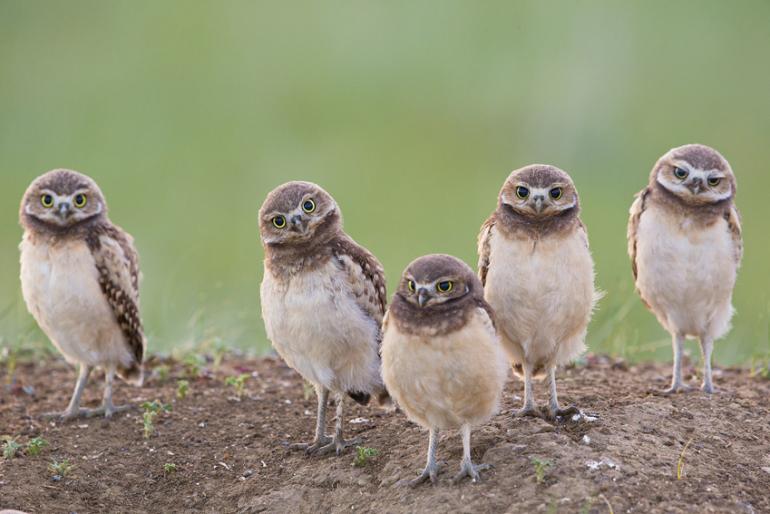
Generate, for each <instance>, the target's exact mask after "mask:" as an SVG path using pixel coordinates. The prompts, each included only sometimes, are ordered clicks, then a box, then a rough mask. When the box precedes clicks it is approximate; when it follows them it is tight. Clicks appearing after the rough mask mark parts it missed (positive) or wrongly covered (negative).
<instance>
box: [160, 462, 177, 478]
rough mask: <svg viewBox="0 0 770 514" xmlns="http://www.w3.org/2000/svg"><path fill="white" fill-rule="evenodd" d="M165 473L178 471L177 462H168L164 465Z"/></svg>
mask: <svg viewBox="0 0 770 514" xmlns="http://www.w3.org/2000/svg"><path fill="white" fill-rule="evenodd" d="M163 473H165V474H166V475H170V474H171V473H176V464H173V463H170V462H167V463H165V464H164V465H163Z"/></svg>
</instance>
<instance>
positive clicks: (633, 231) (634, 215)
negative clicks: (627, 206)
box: [627, 189, 650, 280]
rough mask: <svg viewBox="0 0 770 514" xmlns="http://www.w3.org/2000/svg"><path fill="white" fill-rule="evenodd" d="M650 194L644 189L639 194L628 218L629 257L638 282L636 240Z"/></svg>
mask: <svg viewBox="0 0 770 514" xmlns="http://www.w3.org/2000/svg"><path fill="white" fill-rule="evenodd" d="M649 194H650V191H649V189H644V190H642V191H641V192H640V193H639V194H637V195H636V200H634V203H633V204H631V210H630V211H629V213H630V215H631V216H630V217H629V218H628V234H627V237H628V256H629V257H631V269H632V270H633V272H634V280H636V278H637V274H638V268H637V265H636V238H637V234H638V231H639V220H640V219H641V218H642V213H643V212H644V210H645V207H646V202H647V196H648V195H649Z"/></svg>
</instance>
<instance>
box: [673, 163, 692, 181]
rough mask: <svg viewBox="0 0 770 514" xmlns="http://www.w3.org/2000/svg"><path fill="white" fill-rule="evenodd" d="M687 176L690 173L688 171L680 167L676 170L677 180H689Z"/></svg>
mask: <svg viewBox="0 0 770 514" xmlns="http://www.w3.org/2000/svg"><path fill="white" fill-rule="evenodd" d="M687 175H689V173H688V172H687V170H683V169H682V168H680V167H678V166H677V167H675V168H674V176H675V177H676V178H678V179H679V180H684V179H686V178H687Z"/></svg>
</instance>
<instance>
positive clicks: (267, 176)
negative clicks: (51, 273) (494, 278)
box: [0, 0, 770, 364]
mask: <svg viewBox="0 0 770 514" xmlns="http://www.w3.org/2000/svg"><path fill="white" fill-rule="evenodd" d="M768 20H770V3H768V2H767V1H765V0H756V1H741V2H723V1H690V2H685V1H680V2H670V1H654V2H653V1H645V2H617V1H606V2H599V1H585V0H580V1H574V2H544V1H533V2H515V3H514V2H483V3H482V2H470V1H464V2H459V1H442V2H438V1H433V2H414V1H387V2H384V1H383V2H369V1H357V2H352V1H351V2H280V1H276V2H255V1H240V2H239V1H219V2H213V1H211V2H186V1H181V0H179V1H170V0H164V1H157V0H142V1H118V0H115V1H103V0H94V1H88V2H85V1H68V2H55V1H48V2H43V1H36V2H31V1H27V0H0V163H1V164H0V173H2V182H0V220H2V222H0V243H1V244H0V337H2V342H0V344H3V345H6V346H14V345H22V346H25V345H35V344H47V343H44V341H45V338H44V336H43V335H42V334H41V333H40V332H38V331H37V329H36V328H35V325H34V322H33V320H32V318H31V317H30V316H29V315H28V314H27V313H26V310H25V308H24V305H23V301H22V299H21V294H20V291H19V283H18V282H19V280H18V249H17V245H18V242H19V239H20V236H21V230H20V229H19V227H18V224H17V210H18V205H19V201H20V198H21V195H22V193H23V192H24V189H25V188H26V186H27V185H28V184H29V182H30V181H31V180H32V179H33V178H34V177H36V176H37V175H39V174H41V173H42V172H44V171H47V170H49V169H51V168H56V167H68V168H73V169H76V170H79V171H82V172H84V173H87V174H89V175H91V176H93V177H94V178H95V179H96V180H97V181H98V182H99V184H100V185H101V187H102V189H103V190H104V192H105V194H106V195H107V198H108V201H109V203H110V207H111V216H112V219H113V220H114V221H115V222H116V223H118V224H119V225H121V226H123V227H124V228H125V229H127V230H128V231H129V232H131V233H132V234H133V235H134V236H135V238H136V241H137V245H138V248H139V251H140V253H141V257H142V268H143V272H144V282H143V289H142V302H143V303H142V307H143V317H144V321H145V325H146V328H147V332H148V335H149V338H150V347H151V349H152V350H153V351H156V352H162V353H168V352H171V351H173V350H174V349H181V348H189V347H193V346H196V345H201V344H203V345H204V346H205V345H211V344H214V343H217V344H222V345H236V346H238V347H240V348H244V349H248V350H251V351H254V352H264V351H267V350H268V349H269V343H268V342H267V341H266V337H265V334H264V330H263V327H262V324H261V320H260V314H259V312H260V308H259V282H260V280H261V274H262V264H261V260H262V250H261V248H260V246H259V243H258V236H257V223H256V220H257V209H258V208H259V205H260V204H261V202H262V200H263V198H264V197H265V195H266V193H267V192H268V191H269V190H270V189H272V188H273V187H275V186H277V185H278V184H280V183H282V182H284V181H287V180H291V179H306V180H311V181H315V182H318V183H320V184H322V185H323V186H324V187H325V188H326V189H327V190H328V191H330V192H331V193H332V194H333V195H334V197H335V198H336V199H337V201H338V203H339V204H340V206H341V207H342V210H343V214H344V215H345V222H346V228H347V231H348V232H349V233H350V234H351V235H352V236H353V237H354V238H355V239H356V240H358V241H359V242H360V243H362V244H363V245H365V246H366V247H368V248H369V249H371V250H372V252H374V253H375V254H376V255H377V256H378V257H379V258H380V260H381V261H382V262H383V264H384V266H385V268H386V272H387V276H388V283H389V285H390V290H391V291H392V289H393V286H394V285H395V283H396V280H397V278H398V276H399V274H400V272H401V270H402V269H403V268H404V266H405V265H406V264H407V263H408V262H409V261H410V260H411V259H413V258H414V257H416V256H418V255H421V254H425V253H431V252H447V253H452V254H455V255H457V256H459V257H461V258H463V259H465V260H466V262H468V263H471V264H475V261H476V255H475V239H476V234H477V232H478V229H479V226H480V225H481V223H482V221H483V220H484V219H485V217H486V216H487V215H488V214H489V213H490V212H491V210H492V209H493V208H494V205H495V201H496V194H497V191H498V190H499V188H500V185H501V184H502V182H503V180H504V179H505V177H506V176H507V174H508V173H509V171H510V170H512V169H514V168H517V167H519V166H522V165H525V164H528V163H532V162H545V163H552V164H555V165H557V166H559V167H561V168H563V169H565V170H568V171H569V172H570V173H571V174H572V176H573V178H574V179H575V182H576V183H577V186H578V189H579V191H580V193H581V196H582V203H583V206H584V211H583V219H584V221H585V222H586V224H587V226H588V229H589V236H590V239H591V244H592V249H593V253H594V257H595V259H596V268H597V281H598V284H599V286H600V287H601V288H602V289H604V290H605V291H606V292H607V295H606V297H605V299H604V300H603V301H602V303H601V305H600V309H599V311H598V312H597V314H596V316H595V320H594V322H593V324H592V327H591V330H590V333H589V340H588V343H589V347H590V348H591V350H593V351H602V352H610V353H613V354H617V355H623V356H625V357H626V358H629V359H650V358H659V359H670V358H671V353H670V346H669V341H668V336H667V334H666V333H665V332H664V331H663V330H662V329H661V328H660V327H659V326H658V324H657V322H656V321H655V319H654V318H653V316H652V315H651V314H649V313H648V312H647V311H646V310H645V309H644V307H643V306H642V304H641V302H640V301H639V299H638V298H637V297H636V295H635V294H634V292H633V285H632V280H631V272H630V266H629V263H628V257H627V255H626V242H625V228H626V220H627V211H628V207H629V205H630V204H631V201H632V197H633V194H634V193H635V192H637V191H638V190H639V189H641V188H642V187H643V186H644V185H645V184H646V182H647V176H648V173H649V170H650V168H651V167H652V164H653V163H654V162H655V160H656V159H657V158H658V157H659V156H660V155H661V154H662V153H663V152H665V151H666V150H668V149H669V148H671V147H673V146H678V145H680V144H684V143H689V142H701V143H705V144H709V145H712V146H714V147H716V148H718V149H719V150H720V151H721V152H722V153H723V154H724V155H725V156H726V157H727V158H728V159H729V160H730V162H731V163H732V166H733V168H734V170H735V172H736V174H737V177H738V183H739V194H738V204H739V206H740V209H741V210H742V213H743V219H744V237H745V241H746V257H745V260H744V265H743V268H742V270H741V273H740V279H739V281H738V285H737V289H736V294H735V304H736V307H737V310H738V315H737V316H736V318H735V320H734V330H733V331H732V332H731V334H730V335H729V336H728V337H727V338H726V340H724V341H722V342H720V343H719V344H718V345H717V350H716V359H717V362H718V363H720V364H746V363H748V362H750V360H751V359H752V358H766V357H767V355H768V353H769V352H770V348H769V347H770V344H769V343H768V318H769V316H768V311H769V310H770V309H769V307H768V305H769V304H768V298H769V297H768V285H770V279H769V278H768V271H769V269H768V263H770V240H769V238H768V232H767V228H766V224H767V223H768V221H770V202H768V199H766V198H765V197H764V196H765V195H764V191H767V190H768V189H770V174H768V172H767V164H768V162H770V138H769V136H770V57H769V56H770V23H768ZM689 348H690V350H691V351H692V352H693V353H694V354H697V350H696V346H695V345H694V344H693V345H692V346H690V347H689Z"/></svg>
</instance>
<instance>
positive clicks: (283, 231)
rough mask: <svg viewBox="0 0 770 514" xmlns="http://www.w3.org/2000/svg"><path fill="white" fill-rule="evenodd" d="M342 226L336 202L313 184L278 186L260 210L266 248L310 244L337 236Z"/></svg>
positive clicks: (260, 224)
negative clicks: (326, 237) (328, 236)
mask: <svg viewBox="0 0 770 514" xmlns="http://www.w3.org/2000/svg"><path fill="white" fill-rule="evenodd" d="M341 225H342V220H341V217H340V213H339V208H338V207H337V203H336V202H335V201H334V198H332V197H331V195H330V194H329V193H327V192H326V191H324V190H323V189H322V188H321V187H320V186H318V185H316V184H313V183H312V182H287V183H285V184H283V185H281V186H278V187H277V188H275V189H274V190H272V191H271V192H270V193H269V194H268V195H267V198H266V199H265V202H264V203H263V204H262V207H261V208H260V209H259V231H260V235H261V237H262V242H263V244H265V245H291V244H303V243H308V242H310V241H314V240H317V239H318V238H321V237H323V236H325V235H331V234H334V233H335V232H336V231H337V230H338V229H339V228H340V227H341Z"/></svg>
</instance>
